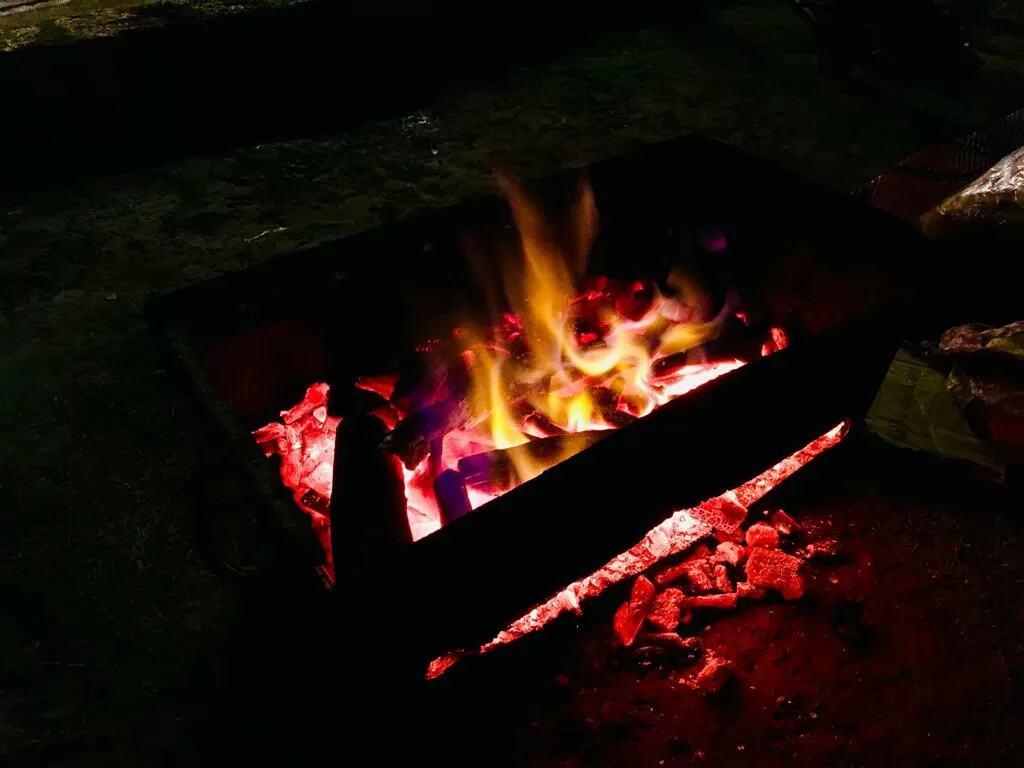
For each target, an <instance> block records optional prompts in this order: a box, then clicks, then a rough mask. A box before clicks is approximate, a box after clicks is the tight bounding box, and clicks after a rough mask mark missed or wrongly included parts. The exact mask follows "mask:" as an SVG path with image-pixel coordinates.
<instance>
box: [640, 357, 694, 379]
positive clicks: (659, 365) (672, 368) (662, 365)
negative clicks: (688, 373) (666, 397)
mask: <svg viewBox="0 0 1024 768" xmlns="http://www.w3.org/2000/svg"><path fill="white" fill-rule="evenodd" d="M690 362H692V361H691V358H690V353H689V352H688V351H686V352H674V353H673V354H671V355H666V356H665V357H659V358H658V359H657V360H655V361H654V362H653V363H652V364H651V376H650V378H651V381H652V382H655V383H657V382H659V381H661V380H663V379H671V378H673V377H674V376H676V375H677V374H678V373H679V372H680V371H681V370H682V369H683V368H685V367H686V366H687V365H688V364H689V363H690Z"/></svg>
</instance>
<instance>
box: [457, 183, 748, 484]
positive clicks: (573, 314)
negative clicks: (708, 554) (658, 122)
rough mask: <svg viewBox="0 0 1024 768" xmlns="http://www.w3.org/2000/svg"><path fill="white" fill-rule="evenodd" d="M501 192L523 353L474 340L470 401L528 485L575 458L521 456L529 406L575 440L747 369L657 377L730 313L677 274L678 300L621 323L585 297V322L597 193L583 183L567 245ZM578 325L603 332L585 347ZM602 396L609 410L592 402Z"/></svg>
mask: <svg viewBox="0 0 1024 768" xmlns="http://www.w3.org/2000/svg"><path fill="white" fill-rule="evenodd" d="M502 185H503V187H504V190H505V194H506V197H507V199H508V202H509V205H510V207H511V209H512V217H513V221H514V222H515V225H516V228H517V231H518V234H519V243H520V248H521V254H520V255H521V262H518V261H517V262H509V263H506V264H505V265H504V267H505V268H504V270H503V275H502V277H503V286H502V287H503V289H504V293H505V298H506V299H507V300H508V302H509V305H510V306H511V308H512V311H513V312H512V314H511V315H507V316H506V317H512V318H514V319H515V321H516V322H517V323H518V324H519V328H521V330H520V331H519V332H518V333H517V334H515V339H514V341H515V343H516V344H517V345H518V346H519V347H520V348H521V351H522V354H519V355H512V354H510V353H509V352H508V350H504V351H502V352H498V353H494V352H493V351H492V350H491V349H489V348H488V347H487V346H486V345H485V344H482V343H481V344H477V346H476V347H475V361H476V363H475V365H474V366H473V368H472V372H471V392H472V396H471V397H472V403H473V405H474V412H475V413H476V415H477V416H478V417H479V418H480V419H481V420H483V421H484V422H485V423H486V425H487V427H486V428H487V430H488V432H489V435H490V438H491V441H492V444H493V446H494V447H496V448H506V449H513V450H511V451H510V453H509V456H510V458H511V460H512V462H513V464H514V466H515V469H516V473H517V476H518V478H519V480H520V482H522V481H525V480H528V479H530V478H532V477H535V476H536V475H537V474H539V473H540V472H542V471H543V470H544V469H546V468H547V467H550V466H552V465H554V464H557V463H558V462H559V461H562V460H563V459H565V458H567V456H566V455H557V454H556V455H554V456H547V457H545V460H544V461H543V462H539V461H538V460H536V459H535V458H534V457H532V456H531V454H530V453H529V452H528V451H526V450H514V449H515V448H516V447H518V446H521V445H523V444H525V443H526V442H528V441H529V440H530V439H531V438H532V437H534V435H531V434H528V433H527V432H526V431H524V430H525V427H524V425H523V423H522V419H521V418H520V417H518V416H517V413H518V412H519V411H520V410H521V409H522V407H528V408H530V409H532V410H533V411H534V412H536V413H538V414H540V415H542V416H543V417H544V418H545V419H546V420H547V422H549V423H550V424H552V425H554V426H555V427H556V428H558V429H560V430H562V431H565V432H569V433H573V432H583V431H589V430H600V429H612V428H614V426H615V423H614V414H615V412H616V411H621V412H624V413H627V414H629V415H631V416H634V417H639V416H645V415H647V414H648V413H650V412H651V411H652V410H654V409H655V408H656V407H658V406H659V405H662V404H664V403H665V402H667V401H668V400H670V399H672V398H673V397H678V396H679V395H680V394H683V393H684V392H687V391H689V390H690V389H692V388H693V387H694V386H698V385H699V383H703V382H704V381H708V380H710V378H714V377H715V376H717V375H720V374H721V373H724V372H725V371H726V370H731V369H732V368H735V367H737V366H739V365H741V362H740V361H738V360H731V361H721V362H718V363H714V364H710V365H689V366H687V365H677V366H675V367H669V368H668V370H667V373H663V374H662V375H660V376H656V375H655V373H654V366H655V364H656V363H658V361H659V360H663V359H665V358H668V357H670V356H673V355H680V354H682V353H687V352H690V351H691V350H695V349H697V348H699V347H700V346H701V345H702V344H704V343H705V342H706V341H708V340H710V339H712V338H714V337H715V336H717V335H718V333H719V332H720V330H721V328H722V325H723V323H724V322H725V320H726V319H727V317H728V311H729V307H728V306H726V307H723V308H722V310H721V311H720V312H719V313H718V314H717V315H716V316H715V317H711V318H708V317H706V315H707V313H708V309H709V302H708V300H707V298H706V296H705V295H704V294H703V293H702V292H701V290H700V288H699V286H698V285H697V284H696V283H695V282H694V281H693V280H691V279H689V278H688V277H687V276H686V275H685V274H683V273H681V272H676V273H673V274H672V275H670V277H669V280H668V284H669V286H670V288H671V289H672V290H673V291H674V293H672V294H671V295H664V294H662V293H661V292H660V291H658V290H657V289H653V291H652V295H651V298H650V301H649V304H648V305H647V306H646V308H644V307H641V309H643V310H644V311H643V312H642V313H640V315H639V317H627V316H623V315H622V314H621V313H620V312H618V311H617V310H616V307H615V305H614V302H612V301H607V300H603V299H604V298H606V297H602V296H597V297H592V296H584V297H583V298H584V299H585V301H583V302H582V303H583V304H585V305H586V306H585V307H583V308H582V310H583V311H584V312H586V313H587V314H588V315H589V316H588V317H585V318H580V317H579V316H578V315H579V311H580V309H581V308H580V307H579V306H578V305H579V304H580V303H581V302H580V301H579V298H578V297H577V293H576V291H577V285H578V283H579V280H580V277H581V275H582V274H583V271H584V268H585V266H586V261H587V256H588V255H589V251H590V248H591V246H592V244H593V242H594V239H595V237H596V235H597V228H598V220H597V211H596V208H595V206H594V197H593V193H592V191H591V188H590V186H589V185H588V184H586V183H585V182H584V183H581V185H580V188H579V191H578V194H577V198H576V200H575V202H574V204H573V206H572V213H573V220H572V225H573V226H572V234H571V237H570V238H569V241H570V243H571V245H570V246H568V247H567V248H562V249H560V248H559V247H558V245H557V243H558V242H559V239H558V238H557V236H556V233H554V232H553V231H552V230H551V229H550V227H549V226H548V224H547V222H546V220H545V218H544V216H543V215H542V213H541V211H540V210H539V208H538V207H537V206H536V204H535V203H534V202H533V201H532V200H530V199H529V197H528V196H527V195H526V194H525V193H524V191H523V190H522V188H521V187H519V186H517V185H515V184H512V183H509V182H502ZM581 319H583V320H586V321H587V322H589V323H591V324H592V325H594V326H596V327H597V328H599V329H600V333H594V334H592V338H587V339H586V340H585V341H581V340H580V338H578V335H577V334H576V333H575V332H574V327H573V324H574V322H576V321H579V320H581ZM694 377H696V379H699V382H698V381H697V380H696V379H695V378H694ZM513 392H515V393H516V394H515V395H513ZM598 393H600V395H601V397H600V400H601V403H602V405H601V406H599V405H598V404H597V402H595V397H596V395H597V394H598Z"/></svg>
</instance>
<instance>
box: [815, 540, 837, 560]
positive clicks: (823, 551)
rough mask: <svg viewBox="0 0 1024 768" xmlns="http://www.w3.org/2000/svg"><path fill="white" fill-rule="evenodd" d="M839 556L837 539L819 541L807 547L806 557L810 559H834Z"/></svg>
mask: <svg viewBox="0 0 1024 768" xmlns="http://www.w3.org/2000/svg"><path fill="white" fill-rule="evenodd" d="M838 554H839V540H838V539H821V540H820V541H814V542H811V543H810V544H808V545H807V556H808V557H811V558H822V559H824V558H829V557H836V556H837V555H838Z"/></svg>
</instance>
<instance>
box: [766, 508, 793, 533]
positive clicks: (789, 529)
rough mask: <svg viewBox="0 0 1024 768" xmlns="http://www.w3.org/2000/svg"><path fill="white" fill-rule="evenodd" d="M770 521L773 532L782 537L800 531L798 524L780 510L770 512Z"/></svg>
mask: <svg viewBox="0 0 1024 768" xmlns="http://www.w3.org/2000/svg"><path fill="white" fill-rule="evenodd" d="M770 520H771V524H772V525H773V526H775V530H776V531H778V532H779V533H780V534H782V535H783V536H792V535H793V534H794V533H796V532H797V531H799V530H800V524H799V523H798V522H797V521H796V520H794V519H793V518H792V517H790V516H789V515H787V514H786V513H785V512H783V511H782V510H781V509H777V510H775V511H774V512H772V515H771V518H770Z"/></svg>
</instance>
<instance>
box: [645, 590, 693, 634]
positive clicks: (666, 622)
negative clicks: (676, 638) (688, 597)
mask: <svg viewBox="0 0 1024 768" xmlns="http://www.w3.org/2000/svg"><path fill="white" fill-rule="evenodd" d="M684 597H685V595H684V594H683V590H681V589H679V588H678V587H669V588H668V589H666V590H665V591H664V592H661V593H660V594H659V595H658V596H657V597H655V598H654V604H653V605H652V606H651V612H650V613H649V614H648V615H647V621H649V622H650V623H651V624H652V625H653V626H655V627H657V628H658V629H660V630H661V631H662V632H671V631H672V630H674V629H675V628H676V627H678V626H679V618H680V608H679V605H680V603H681V602H682V601H683V598H684Z"/></svg>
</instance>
